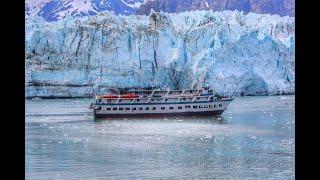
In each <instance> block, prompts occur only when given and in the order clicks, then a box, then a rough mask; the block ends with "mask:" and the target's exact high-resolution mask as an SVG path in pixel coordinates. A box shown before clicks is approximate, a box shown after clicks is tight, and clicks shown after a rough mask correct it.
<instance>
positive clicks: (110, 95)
mask: <svg viewBox="0 0 320 180" xmlns="http://www.w3.org/2000/svg"><path fill="white" fill-rule="evenodd" d="M97 97H98V98H108V99H114V98H119V97H120V98H138V97H139V96H138V95H136V94H131V93H130V94H123V95H113V94H107V95H102V96H97Z"/></svg>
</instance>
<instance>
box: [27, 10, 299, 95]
mask: <svg viewBox="0 0 320 180" xmlns="http://www.w3.org/2000/svg"><path fill="white" fill-rule="evenodd" d="M25 27H26V29H25V83H26V84H25V86H26V89H25V95H26V97H27V98H31V97H43V98H50V97H91V96H92V95H94V94H97V93H101V92H105V91H108V89H110V88H140V87H161V88H167V87H168V88H173V89H181V88H198V87H203V86H210V87H212V88H214V89H215V90H216V91H217V92H218V93H222V94H230V93H235V94H238V95H273V94H294V92H295V18H294V17H289V16H285V17H280V16H279V15H269V14H255V13H248V14H246V15H245V14H243V12H239V11H220V12H213V11H193V12H182V13H163V12H154V11H152V12H151V14H150V15H149V16H144V15H129V16H123V15H114V14H109V13H101V14H98V15H95V16H85V17H78V18H74V17H71V16H68V17H66V18H65V19H62V20H58V21H53V22H47V21H45V20H44V19H42V18H41V17H35V18H33V19H28V20H26V26H25Z"/></svg>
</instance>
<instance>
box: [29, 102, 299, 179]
mask: <svg viewBox="0 0 320 180" xmlns="http://www.w3.org/2000/svg"><path fill="white" fill-rule="evenodd" d="M89 101H90V100H88V99H68V100H61V99H59V100H27V101H26V127H25V128H26V129H25V130H26V150H25V153H26V160H25V163H26V167H25V170H26V179H128V178H130V179H132V178H133V179H143V178H144V179H159V178H161V179H294V163H295V161H294V146H295V145H294V136H295V134H294V128H295V119H294V115H295V114H294V109H295V107H294V101H295V98H294V96H273V97H241V98H237V99H235V100H234V101H233V102H232V103H231V104H230V106H229V107H228V109H227V110H226V111H225V112H224V113H223V114H222V116H221V117H216V118H213V117H211V118H197V117H195V118H170V119H168V118H161V119H122V120H103V121H94V120H93V116H92V113H91V111H90V110H89V109H87V107H88V105H89Z"/></svg>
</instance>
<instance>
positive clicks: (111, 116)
mask: <svg viewBox="0 0 320 180" xmlns="http://www.w3.org/2000/svg"><path fill="white" fill-rule="evenodd" d="M223 111H224V110H218V111H203V112H182V113H143V114H142V113H141V114H96V113H94V117H95V118H128V117H172V116H217V115H221V114H222V113H223Z"/></svg>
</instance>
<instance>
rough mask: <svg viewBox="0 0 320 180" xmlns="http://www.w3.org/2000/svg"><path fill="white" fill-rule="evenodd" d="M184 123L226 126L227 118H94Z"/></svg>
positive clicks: (115, 120)
mask: <svg viewBox="0 0 320 180" xmlns="http://www.w3.org/2000/svg"><path fill="white" fill-rule="evenodd" d="M143 121H148V122H150V121H151V122H166V123H170V122H186V123H206V124H227V123H228V121H227V118H225V117H223V116H220V115H219V116H187V117H183V116H181V117H179V116H177V117H159V118H152V119H151V118H144V117H141V118H114V119H111V118H94V122H96V123H111V122H143Z"/></svg>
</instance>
